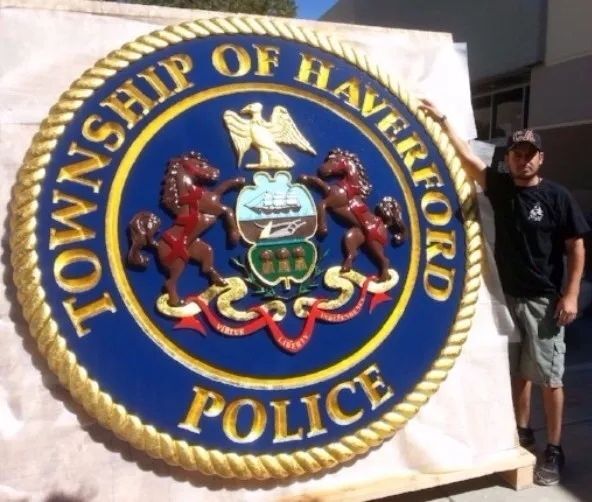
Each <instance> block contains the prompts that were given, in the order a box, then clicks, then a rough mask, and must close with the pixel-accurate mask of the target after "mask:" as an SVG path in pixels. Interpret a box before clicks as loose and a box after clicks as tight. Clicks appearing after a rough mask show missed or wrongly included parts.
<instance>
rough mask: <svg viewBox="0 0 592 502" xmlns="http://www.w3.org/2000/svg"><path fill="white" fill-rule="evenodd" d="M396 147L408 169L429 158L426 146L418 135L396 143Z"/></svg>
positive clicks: (412, 135) (414, 134)
mask: <svg viewBox="0 0 592 502" xmlns="http://www.w3.org/2000/svg"><path fill="white" fill-rule="evenodd" d="M394 146H395V149H396V150H397V153H398V154H399V155H400V156H401V157H403V162H404V163H405V165H406V166H407V168H408V169H411V168H412V167H413V164H415V162H416V161H417V160H423V159H425V158H426V157H427V156H428V151H427V149H426V147H425V145H424V144H423V143H422V142H421V140H420V139H419V136H418V135H417V134H416V133H413V134H411V135H410V136H409V137H408V138H405V139H403V140H401V141H399V142H397V143H395V144H394Z"/></svg>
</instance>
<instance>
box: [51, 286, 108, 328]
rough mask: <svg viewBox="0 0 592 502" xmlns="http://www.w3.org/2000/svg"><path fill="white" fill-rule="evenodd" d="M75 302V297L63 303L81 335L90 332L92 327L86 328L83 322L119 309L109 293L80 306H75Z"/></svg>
mask: <svg viewBox="0 0 592 502" xmlns="http://www.w3.org/2000/svg"><path fill="white" fill-rule="evenodd" d="M75 303H76V299H75V298H68V299H67V300H65V301H63V302H62V305H63V306H64V309H66V313H67V314H68V317H70V321H71V322H72V325H73V326H74V329H75V330H76V334H77V335H78V336H79V337H83V336H84V335H87V334H88V333H89V332H90V329H88V328H85V327H84V326H83V325H82V323H83V322H85V321H87V320H89V319H92V318H93V317H96V316H98V315H99V314H102V313H103V312H111V313H114V312H116V311H117V309H116V308H115V305H114V304H113V300H112V299H111V296H110V295H109V293H103V296H102V297H101V298H99V299H97V300H94V301H93V302H91V303H87V304H86V305H84V306H82V307H79V308H75V307H74V304H75Z"/></svg>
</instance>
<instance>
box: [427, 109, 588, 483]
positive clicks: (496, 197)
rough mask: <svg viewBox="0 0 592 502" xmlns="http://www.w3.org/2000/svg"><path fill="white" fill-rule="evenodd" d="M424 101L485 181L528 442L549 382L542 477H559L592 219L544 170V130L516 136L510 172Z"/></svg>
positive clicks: (521, 427)
mask: <svg viewBox="0 0 592 502" xmlns="http://www.w3.org/2000/svg"><path fill="white" fill-rule="evenodd" d="M420 109H422V110H424V111H425V112H426V113H427V114H428V115H431V116H432V118H433V119H434V120H435V121H436V122H438V123H439V124H440V125H441V127H442V129H443V130H444V131H445V132H446V133H447V134H448V136H449V137H450V139H451V142H452V144H453V145H454V147H455V148H456V150H457V154H458V156H459V157H460V159H461V160H462V163H463V166H464V167H465V170H466V172H467V173H468V175H469V176H470V177H471V178H472V179H473V180H474V181H476V182H477V183H479V184H480V185H481V187H482V188H483V190H484V192H485V195H486V196H487V197H488V198H489V200H490V202H491V205H492V207H493V212H494V222H495V259H496V264H497V268H498V271H499V275H500V280H501V284H502V288H503V290H504V293H505V295H506V302H507V305H508V308H509V310H510V313H511V314H512V317H513V318H514V320H515V322H516V325H517V327H518V329H519V331H520V333H521V338H522V339H521V343H520V345H519V353H516V354H512V353H511V354H510V356H511V367H512V368H511V369H512V373H513V391H514V392H513V393H514V407H515V411H516V422H517V426H518V437H519V440H520V444H521V446H524V447H526V448H534V434H533V431H532V429H530V427H529V420H530V401H531V389H532V384H533V383H534V384H537V385H539V386H541V387H542V392H543V404H544V408H545V419H546V425H547V441H548V444H547V447H546V449H545V452H544V455H543V458H542V459H541V461H540V462H539V463H538V464H537V467H536V468H535V479H534V480H535V482H536V483H538V484H541V485H554V484H557V483H558V482H559V475H560V471H561V468H562V467H563V464H564V462H565V456H564V454H563V450H562V448H561V427H562V419H563V400H564V397H563V383H562V378H563V370H564V359H565V342H564V326H565V325H567V324H569V323H570V322H572V321H573V320H574V319H575V317H576V314H577V308H578V307H577V306H578V295H579V292H580V282H581V278H582V272H583V268H584V261H585V254H584V242H583V239H582V235H583V234H585V233H586V232H588V231H589V228H588V225H587V223H586V221H585V219H584V217H583V215H582V213H581V211H580V209H579V208H578V206H577V205H576V203H575V202H574V200H573V199H572V197H571V195H570V194H569V192H568V191H567V190H566V189H565V188H564V187H562V186H561V185H558V184H557V183H553V182H552V181H549V180H547V179H545V178H543V177H542V176H541V175H540V168H541V165H542V163H543V159H544V154H543V150H542V143H541V139H540V137H539V135H538V134H537V133H535V132H534V131H532V130H529V129H525V130H520V131H516V132H514V133H513V134H512V136H510V138H509V139H508V144H507V150H506V156H505V161H506V163H507V165H508V168H509V171H510V172H509V173H508V174H503V173H499V172H497V171H496V170H495V169H492V168H489V169H487V168H486V166H485V164H484V163H483V162H482V161H481V159H479V158H478V157H477V156H476V155H475V154H473V152H472V151H471V149H470V147H469V145H468V144H467V143H466V142H465V141H464V140H462V139H461V138H460V137H459V136H458V134H457V133H456V132H455V131H454V129H453V128H452V127H451V126H450V124H449V122H448V121H447V120H446V116H445V115H443V114H442V113H441V112H440V111H439V110H438V109H437V108H436V107H435V106H434V105H433V104H432V103H430V102H429V101H427V100H423V101H422V104H421V105H420ZM564 255H565V256H566V257H567V277H566V278H565V281H564V266H563V256H564ZM511 352H512V351H511Z"/></svg>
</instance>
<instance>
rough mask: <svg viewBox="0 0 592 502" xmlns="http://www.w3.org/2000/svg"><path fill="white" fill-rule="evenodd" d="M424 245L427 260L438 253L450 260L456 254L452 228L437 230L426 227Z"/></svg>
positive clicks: (454, 236) (454, 235)
mask: <svg viewBox="0 0 592 502" xmlns="http://www.w3.org/2000/svg"><path fill="white" fill-rule="evenodd" d="M426 246H427V250H426V257H427V261H428V262H429V261H431V260H432V258H434V257H436V256H438V255H440V254H441V255H442V256H443V257H444V258H447V259H449V260H451V259H452V258H454V257H455V255H456V234H455V232H454V230H448V231H438V230H432V229H431V228H428V231H427V234H426Z"/></svg>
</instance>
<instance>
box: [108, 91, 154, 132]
mask: <svg viewBox="0 0 592 502" xmlns="http://www.w3.org/2000/svg"><path fill="white" fill-rule="evenodd" d="M126 97H127V99H126V100H125V101H122V99H123V98H126ZM155 105H156V102H154V101H152V100H151V99H150V98H149V97H148V96H146V94H144V93H143V92H142V91H141V90H140V89H138V88H137V87H136V86H135V85H134V84H133V83H132V80H131V79H129V80H126V81H125V82H124V84H123V85H122V86H121V87H119V88H118V89H117V90H116V91H115V92H114V93H113V94H111V95H110V96H109V97H108V98H107V99H105V100H103V101H101V106H106V107H107V108H109V109H111V110H112V111H113V112H115V113H116V114H117V115H118V116H119V117H121V118H122V119H123V120H125V121H126V122H127V128H128V129H131V128H132V127H134V126H135V125H136V124H137V123H138V121H139V120H140V119H141V118H142V115H148V112H150V110H152V108H154V106H155ZM134 109H135V110H136V111H134ZM138 112H139V113H138Z"/></svg>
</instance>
